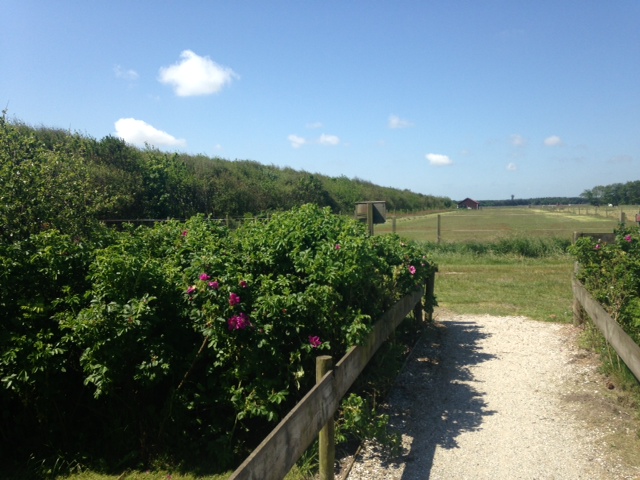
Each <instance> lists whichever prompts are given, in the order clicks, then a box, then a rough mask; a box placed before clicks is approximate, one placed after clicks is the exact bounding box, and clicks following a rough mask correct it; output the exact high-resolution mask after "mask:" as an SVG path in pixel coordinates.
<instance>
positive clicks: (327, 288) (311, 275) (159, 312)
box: [0, 205, 433, 474]
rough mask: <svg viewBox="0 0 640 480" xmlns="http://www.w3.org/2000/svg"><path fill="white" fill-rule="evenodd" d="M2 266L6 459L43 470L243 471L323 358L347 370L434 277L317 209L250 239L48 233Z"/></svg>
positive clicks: (163, 232)
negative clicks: (373, 331) (381, 326)
mask: <svg viewBox="0 0 640 480" xmlns="http://www.w3.org/2000/svg"><path fill="white" fill-rule="evenodd" d="M0 264H1V265H2V267H3V268H2V269H1V270H0V271H1V272H2V277H1V280H2V282H1V283H0V304H1V305H2V308H3V311H5V312H7V316H6V317H5V321H4V322H3V326H2V327H3V328H2V331H1V337H0V341H1V351H2V356H1V357H0V382H1V386H2V389H1V390H0V405H1V406H2V410H3V411H4V412H12V415H11V416H5V417H3V419H2V424H1V428H0V431H2V434H3V448H2V455H3V462H4V463H5V464H7V463H9V462H10V461H13V460H16V459H17V460H20V461H22V462H26V461H27V458H25V457H24V454H25V453H27V454H30V455H32V457H33V458H35V459H37V466H38V468H39V469H40V470H39V471H38V472H36V473H38V474H42V473H43V472H47V471H53V472H54V473H55V466H56V465H62V466H65V467H67V466H69V465H71V464H72V463H73V462H81V463H82V464H83V465H85V466H87V465H91V466H93V467H94V468H96V467H97V468H105V469H109V468H114V467H116V468H123V467H126V466H138V467H139V466H144V465H149V464H150V462H152V461H153V460H154V459H157V458H163V457H166V456H167V455H169V456H170V457H171V462H173V464H176V463H180V462H187V463H188V462H189V461H190V460H191V461H195V459H199V460H200V461H201V459H202V458H207V459H208V461H209V462H210V465H209V468H211V469H213V470H214V471H215V470H222V469H224V468H228V467H229V466H233V465H234V463H235V462H237V461H238V460H239V459H241V458H242V457H243V456H244V455H246V454H247V452H248V451H249V450H250V449H251V448H252V447H254V446H255V444H256V441H257V440H259V439H260V438H262V437H263V436H264V435H265V434H266V433H267V432H268V430H269V429H270V428H272V427H273V425H274V423H275V422H277V420H279V418H281V417H282V415H283V414H284V413H286V412H287V411H288V410H289V409H290V408H291V407H292V405H293V404H294V403H295V402H296V401H297V400H299V399H300V398H301V397H302V396H303V395H304V393H306V392H307V391H308V389H309V388H310V386H311V385H312V384H313V381H314V379H313V375H310V372H313V371H314V364H313V359H314V356H315V354H316V352H318V351H327V352H331V354H332V355H334V356H335V357H336V358H340V356H342V354H343V353H344V352H345V351H346V349H347V348H348V347H349V346H350V345H354V344H358V343H359V342H360V341H361V339H362V338H363V337H364V335H366V334H367V333H368V332H369V329H370V327H371V324H372V319H375V318H377V317H378V316H379V315H380V314H381V313H383V312H384V311H385V310H386V309H388V307H389V306H390V305H392V304H393V303H394V302H395V301H397V300H398V299H399V298H400V297H401V296H403V295H405V294H407V293H408V292H410V291H412V290H413V289H415V288H416V286H417V285H420V284H424V282H425V280H426V278H427V277H428V275H429V274H430V272H431V271H432V269H433V266H432V264H431V263H430V261H428V260H427V258H426V256H425V252H424V251H423V250H422V249H420V248H418V247H417V246H415V245H407V244H403V243H401V242H400V240H399V238H398V237H396V236H382V237H369V236H368V235H367V233H366V228H365V226H364V225H362V224H360V223H357V222H355V220H351V219H347V218H345V217H340V216H336V215H333V214H331V213H330V210H329V209H320V208H319V207H317V206H314V205H306V206H303V207H301V208H299V209H294V210H292V211H290V212H284V213H280V214H275V215H274V216H273V217H272V218H271V220H270V221H268V222H247V223H245V224H244V225H243V226H241V227H240V228H238V229H237V230H235V231H229V230H228V229H226V227H222V226H220V225H218V224H217V223H215V222H211V221H208V220H207V219H206V218H204V217H197V216H196V217H193V218H192V219H190V220H188V221H187V222H185V223H181V222H177V221H172V222H165V223H159V224H157V225H155V226H154V227H153V228H148V227H138V228H134V227H126V228H125V229H124V230H123V231H118V232H117V231H112V230H104V229H102V230H96V231H94V232H93V235H92V237H91V240H87V241H84V240H78V239H74V238H72V237H70V236H69V235H65V234H62V233H60V232H59V231H57V230H55V229H49V230H47V231H44V232H41V233H37V234H32V235H30V236H29V237H28V238H26V239H24V240H20V241H15V242H11V243H4V244H2V245H1V248H0ZM9 440H10V441H9ZM78 459H81V460H78ZM96 459H98V460H100V461H101V462H104V463H103V464H102V465H103V467H100V464H96ZM72 460H73V462H72ZM202 466H203V465H202V464H200V467H202Z"/></svg>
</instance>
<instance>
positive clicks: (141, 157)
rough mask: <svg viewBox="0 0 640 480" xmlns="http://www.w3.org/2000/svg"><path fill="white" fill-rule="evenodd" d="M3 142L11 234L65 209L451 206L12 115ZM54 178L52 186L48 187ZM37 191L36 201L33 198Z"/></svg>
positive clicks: (109, 212)
mask: <svg viewBox="0 0 640 480" xmlns="http://www.w3.org/2000/svg"><path fill="white" fill-rule="evenodd" d="M0 137H1V138H0V148H1V149H2V152H1V153H0V155H2V157H1V158H2V160H3V162H2V164H3V165H2V171H1V172H0V192H2V196H3V198H2V200H3V203H4V204H9V205H11V206H12V208H15V209H17V211H15V212H14V211H7V212H5V215H4V217H5V218H10V219H12V222H13V223H11V224H7V227H6V229H7V230H10V229H12V228H14V227H17V226H19V225H25V224H27V225H33V226H34V227H37V228H40V227H41V226H42V224H44V223H51V221H52V220H53V219H58V217H59V215H58V216H56V215H54V212H56V211H57V209H58V208H60V207H62V208H63V210H64V211H67V212H77V213H79V214H80V213H81V214H84V215H86V216H87V217H89V218H97V219H100V220H105V219H130V220H133V219H140V218H145V219H166V218H174V219H186V218H189V217H191V216H193V215H195V214H198V213H201V214H206V215H210V216H212V217H215V218H226V217H244V216H245V215H247V214H250V215H253V216H257V215H264V214H266V213H268V212H275V211H285V210H289V209H291V208H293V207H296V206H300V205H304V204H306V203H315V204H317V205H320V206H322V207H330V208H331V210H332V211H333V212H334V213H344V214H349V215H351V214H353V211H354V204H355V203H356V202H359V201H364V200H384V201H386V202H387V208H388V209H389V210H398V211H418V210H429V209H442V208H450V207H451V206H452V202H451V200H450V199H449V198H442V197H434V196H431V195H423V194H418V193H414V192H411V191H409V190H398V189H393V188H387V187H381V186H377V185H374V184H372V183H370V182H367V181H365V180H361V179H357V178H356V179H348V178H346V177H344V176H342V177H338V178H332V177H327V176H324V175H321V174H317V173H313V174H312V173H308V172H304V171H295V170H293V169H290V168H279V167H276V166H266V165H261V164H259V163H258V162H255V161H249V160H237V161H229V160H224V159H221V158H209V157H206V156H204V155H195V156H194V155H187V154H180V153H165V152H161V151H159V150H156V149H154V148H150V147H148V148H146V149H144V150H140V149H138V148H135V147H133V146H131V145H128V144H126V143H125V142H124V141H123V140H122V139H119V138H116V137H113V136H107V137H105V138H103V139H101V140H96V139H93V138H90V137H87V136H84V135H80V134H77V133H74V134H72V133H69V132H65V131H63V130H56V129H51V128H44V127H43V128H32V127H29V126H27V125H24V124H21V123H19V122H14V123H11V122H9V121H8V120H7V119H6V113H5V114H3V115H2V118H0ZM38 182H40V183H38ZM46 182H52V184H50V186H49V187H48V188H46V185H45V184H47V183H46ZM47 185H49V184H47ZM63 186H64V187H63ZM33 193H35V194H37V195H36V196H30V195H31V194H33ZM48 194H52V195H53V198H48V197H47V195H48ZM42 209H45V210H42ZM46 209H49V210H46ZM61 213H62V212H61ZM33 220H37V221H33ZM3 225H4V224H3ZM54 226H56V227H58V228H60V227H63V226H66V225H64V224H61V225H54ZM63 231H65V232H67V231H66V230H64V229H63ZM67 233H68V232H67Z"/></svg>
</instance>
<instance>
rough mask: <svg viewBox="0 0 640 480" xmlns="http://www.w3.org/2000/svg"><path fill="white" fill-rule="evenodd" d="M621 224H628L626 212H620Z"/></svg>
mask: <svg viewBox="0 0 640 480" xmlns="http://www.w3.org/2000/svg"><path fill="white" fill-rule="evenodd" d="M620 223H627V215H626V214H625V213H624V212H622V211H621V212H620Z"/></svg>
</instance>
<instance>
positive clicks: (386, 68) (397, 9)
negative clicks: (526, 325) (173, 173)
mask: <svg viewBox="0 0 640 480" xmlns="http://www.w3.org/2000/svg"><path fill="white" fill-rule="evenodd" d="M0 107H1V108H2V109H6V110H7V116H8V118H9V119H15V120H19V121H21V122H25V123H27V124H30V125H33V126H46V127H55V128H62V129H65V130H69V131H72V132H80V133H82V134H85V135H88V136H91V137H93V138H96V139H101V138H103V137H105V136H107V135H115V136H119V137H121V138H123V139H124V140H126V141H127V142H129V143H131V144H134V145H138V146H141V147H143V148H144V146H145V145H151V146H154V147H157V148H159V149H162V150H164V151H168V152H173V151H176V152H185V153H189V154H194V155H195V154H203V155H206V156H209V157H220V158H224V159H228V160H232V161H233V160H253V161H256V162H259V163H261V164H265V165H275V166H278V167H291V168H293V169H296V170H304V171H307V172H310V173H321V174H324V175H328V176H332V177H338V176H342V175H344V176H346V177H348V178H355V177H357V178H360V179H363V180H367V181H370V182H373V183H375V184H378V185H381V186H386V187H394V188H399V189H408V190H411V191H414V192H419V193H424V194H428V195H436V196H442V197H449V198H451V199H453V200H462V199H464V198H466V197H470V198H473V199H476V200H483V199H484V200H490V199H491V200H499V199H507V198H511V196H512V195H513V196H514V197H515V198H537V197H556V196H560V197H573V196H578V195H580V194H581V193H582V192H584V191H585V190H587V189H591V188H593V187H594V186H597V185H608V184H612V183H625V182H628V181H634V180H638V179H640V1H638V0H612V1H608V2H604V1H602V0H575V1H574V0H552V1H550V0H537V1H530V0H526V1H525V0H505V1H498V0H469V1H462V0H449V1H444V0H394V1H386V0H379V1H371V0H366V1H365V0H351V1H349V0H323V1H320V0H317V1H316V0H305V1H302V0H296V1H284V0H282V1H267V0H264V1H253V0H242V1H241V0H236V1H231V0H229V1H216V0H210V1H204V0H202V1H191V0H182V1H170V0H154V1H150V0H136V1H122V0H109V1H102V0H93V1H86V0H81V1H79V0H74V1H71V0H59V1H55V2H54V1H33V0H0ZM363 200H375V199H363Z"/></svg>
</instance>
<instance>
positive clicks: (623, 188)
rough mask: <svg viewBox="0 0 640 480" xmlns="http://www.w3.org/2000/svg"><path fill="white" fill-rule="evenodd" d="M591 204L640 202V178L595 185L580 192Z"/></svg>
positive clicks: (633, 203) (631, 203)
mask: <svg viewBox="0 0 640 480" xmlns="http://www.w3.org/2000/svg"><path fill="white" fill-rule="evenodd" d="M580 196H581V197H582V198H584V199H585V200H587V201H588V202H589V203H590V204H592V205H601V204H605V205H606V204H613V205H638V204H640V180H635V181H632V182H626V183H613V184H611V185H597V186H595V187H593V188H592V189H587V190H585V191H584V192H582V193H581V194H580Z"/></svg>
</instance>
